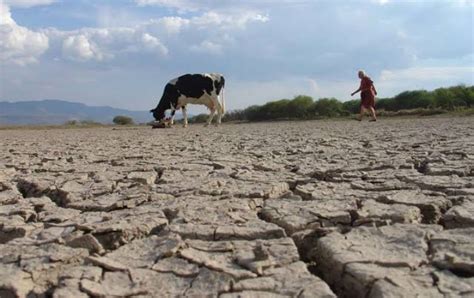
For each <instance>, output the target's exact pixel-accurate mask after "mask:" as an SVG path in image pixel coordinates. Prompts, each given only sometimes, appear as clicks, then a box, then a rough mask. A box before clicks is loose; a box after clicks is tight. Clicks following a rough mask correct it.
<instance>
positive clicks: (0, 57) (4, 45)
mask: <svg viewBox="0 0 474 298" xmlns="http://www.w3.org/2000/svg"><path fill="white" fill-rule="evenodd" d="M48 47H49V40H48V37H47V36H46V35H45V34H44V33H41V32H35V31H31V30H29V29H27V28H25V27H22V26H18V25H17V24H16V22H15V21H14V20H13V18H12V17H11V13H10V9H9V7H8V6H6V5H5V4H3V3H0V63H5V64H6V63H15V64H19V65H26V64H30V63H35V62H37V61H38V57H40V56H41V55H42V54H43V53H44V52H45V51H46V50H47V49H48Z"/></svg>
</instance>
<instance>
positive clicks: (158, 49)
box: [141, 33, 168, 55]
mask: <svg viewBox="0 0 474 298" xmlns="http://www.w3.org/2000/svg"><path fill="white" fill-rule="evenodd" d="M141 41H142V44H143V47H144V48H145V49H146V50H148V51H150V52H155V53H158V54H161V55H167V54H168V49H167V48H166V47H165V46H164V45H163V44H162V43H161V42H160V40H159V39H158V38H156V37H154V36H152V35H150V34H148V33H143V34H142V37H141Z"/></svg>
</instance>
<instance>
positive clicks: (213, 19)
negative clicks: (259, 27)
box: [191, 11, 269, 29]
mask: <svg viewBox="0 0 474 298" xmlns="http://www.w3.org/2000/svg"><path fill="white" fill-rule="evenodd" d="M268 20H269V17H268V16H266V15H262V14H259V13H257V12H254V11H245V12H239V13H234V14H230V13H226V14H224V13H218V12H215V11H210V12H206V13H204V14H203V15H201V16H198V17H194V18H192V19H191V23H192V24H194V25H196V26H198V27H211V26H219V27H220V29H232V28H245V27H246V26H247V24H248V23H251V22H260V23H265V22H267V21H268Z"/></svg>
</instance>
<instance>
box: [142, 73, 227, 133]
mask: <svg viewBox="0 0 474 298" xmlns="http://www.w3.org/2000/svg"><path fill="white" fill-rule="evenodd" d="M224 84H225V79H224V76H222V75H221V74H217V73H211V74H185V75H182V76H180V77H179V78H176V79H173V80H171V81H169V82H168V84H166V86H165V90H164V92H163V96H162V97H161V99H160V102H159V103H158V105H157V106H156V108H154V109H153V110H151V111H150V112H152V113H153V117H155V119H156V120H157V121H163V120H164V118H165V111H166V110H168V109H171V124H173V122H174V114H175V112H176V110H179V109H180V108H181V109H182V110H183V118H184V127H186V126H187V125H188V116H187V113H186V105H187V104H201V105H205V106H207V107H208V108H209V110H210V114H209V118H208V120H207V123H206V125H209V124H211V122H212V118H214V114H215V113H216V111H217V125H219V124H220V123H221V119H222V115H223V114H224V113H225V101H224ZM219 96H221V101H219Z"/></svg>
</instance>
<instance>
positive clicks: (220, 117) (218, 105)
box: [212, 96, 222, 126]
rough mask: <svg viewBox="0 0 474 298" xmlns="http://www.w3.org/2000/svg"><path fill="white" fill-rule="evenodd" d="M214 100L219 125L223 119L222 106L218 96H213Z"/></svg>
mask: <svg viewBox="0 0 474 298" xmlns="http://www.w3.org/2000/svg"><path fill="white" fill-rule="evenodd" d="M212 101H213V103H214V106H215V107H216V109H217V122H216V126H219V125H221V120H222V107H221V104H220V103H219V98H218V97H217V96H216V97H213V98H212Z"/></svg>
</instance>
